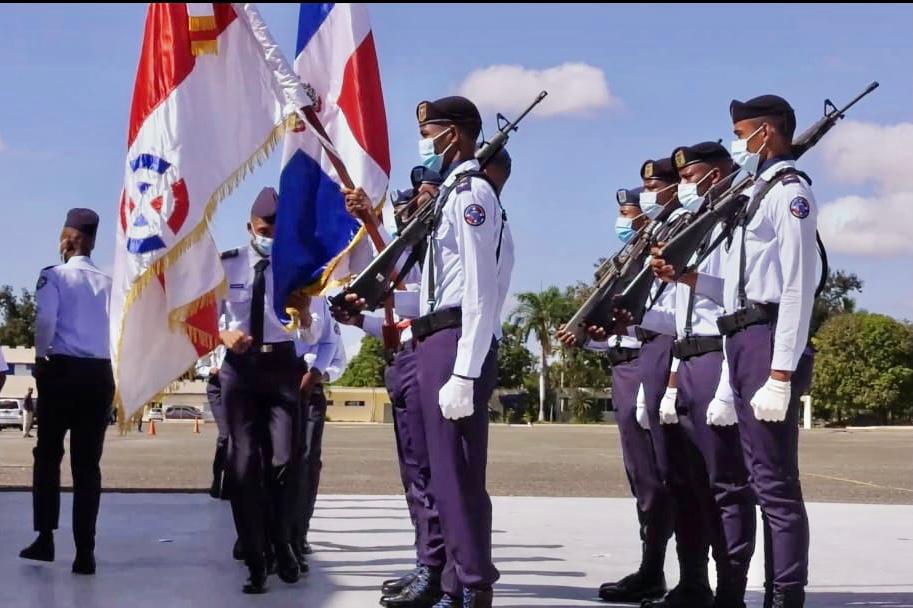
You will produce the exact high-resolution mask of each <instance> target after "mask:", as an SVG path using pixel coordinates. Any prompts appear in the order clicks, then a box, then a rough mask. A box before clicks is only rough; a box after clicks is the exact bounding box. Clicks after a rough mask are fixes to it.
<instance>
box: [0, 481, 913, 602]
mask: <svg viewBox="0 0 913 608" xmlns="http://www.w3.org/2000/svg"><path fill="white" fill-rule="evenodd" d="M29 502H30V501H29V496H28V495H27V494H26V493H22V492H7V493H0V513H2V514H3V515H2V517H0V539H3V542H2V543H0V606H3V607H4V608H123V607H125V606H129V607H130V608H191V607H193V608H198V607H200V606H220V607H224V608H240V607H249V606H260V607H263V608H266V607H269V608H273V607H275V608H280V607H281V608H288V607H289V606H300V607H313V608H365V607H367V606H376V605H377V603H376V602H377V598H378V594H377V589H378V586H379V584H380V582H381V581H382V580H383V579H384V578H386V577H388V576H389V575H391V574H392V573H395V572H398V571H403V570H406V569H408V568H409V567H410V564H411V562H412V560H413V559H414V551H413V549H412V547H411V543H412V533H411V530H410V526H409V520H408V515H407V513H406V511H405V508H404V503H403V500H402V499H401V498H399V497H394V496H369V495H363V496H352V495H346V496H340V495H327V496H323V497H321V499H320V501H319V502H318V505H317V511H316V514H315V517H316V519H315V520H314V529H313V530H312V538H311V540H312V541H313V543H314V546H315V550H316V552H315V554H314V555H313V556H312V559H311V565H312V570H311V573H310V574H309V575H308V576H307V578H306V579H305V580H302V581H300V582H299V583H298V584H296V585H294V586H288V585H285V584H283V583H282V582H280V581H279V580H278V579H277V578H276V577H271V578H270V581H269V587H270V591H269V593H267V594H266V595H265V596H260V597H256V598H251V597H248V596H243V595H242V594H241V593H240V591H239V589H240V585H241V583H242V582H243V579H244V577H245V574H244V570H243V568H242V566H241V565H240V564H238V563H236V562H232V560H231V559H230V557H229V555H230V551H231V544H232V542H233V540H234V532H233V530H232V524H231V517H230V515H229V512H228V508H227V505H226V504H225V503H221V502H218V501H214V500H212V499H210V498H208V497H207V496H205V495H202V494H107V495H106V496H104V497H103V499H102V512H101V515H100V518H99V521H100V526H99V540H98V552H97V556H98V566H99V572H98V575H96V576H95V577H76V576H74V575H72V574H70V571H69V568H70V563H71V561H72V559H73V548H72V540H71V530H70V528H69V521H68V517H66V516H64V517H63V518H62V520H61V526H62V527H61V530H60V532H59V533H58V535H57V555H58V561H57V562H56V563H54V564H36V563H33V562H26V561H23V560H20V559H18V558H17V557H16V553H17V551H18V549H19V547H21V546H24V545H25V544H27V543H28V542H29V541H30V540H31V538H32V533H31V531H30V530H29V528H30V526H29V519H30V504H29ZM493 503H494V535H493V541H494V543H493V544H494V555H495V562H496V564H497V566H498V568H499V569H500V571H501V575H502V578H501V580H500V581H499V583H498V585H497V586H496V598H495V605H496V606H530V607H532V606H550V607H552V608H564V607H572V606H605V605H606V604H602V603H600V602H598V601H595V599H594V598H595V589H596V588H597V586H598V585H599V583H600V582H602V581H605V580H609V579H614V578H617V577H619V576H622V575H624V574H627V572H628V570H629V569H630V568H632V567H633V565H634V564H635V563H636V562H637V561H638V558H639V546H638V540H637V538H636V532H635V530H636V521H635V514H634V504H633V501H631V500H629V499H618V498H522V497H498V498H495V499H494V501H493ZM62 506H63V510H64V513H69V510H70V508H71V502H70V499H69V495H66V496H65V497H64V501H63V505H62ZM809 515H810V518H811V523H812V549H811V572H810V587H809V589H808V591H809V597H808V603H807V606H809V608H825V607H826V608H835V607H842V606H856V607H858V606H880V607H893V608H899V607H901V606H905V607H908V608H909V607H913V573H911V571H910V564H911V563H913V507H911V506H903V505H840V504H821V503H813V504H810V505H809ZM758 542H759V546H760V540H759V541H758ZM673 553H674V552H673V551H670V555H669V558H668V559H667V563H666V575H667V577H668V579H669V583H670V584H674V583H675V581H676V579H677V574H676V568H675V564H674V558H673V557H672V554H673ZM761 561H762V560H761V556H760V554H758V555H756V557H755V560H754V562H753V564H752V570H751V573H750V586H751V591H750V593H749V605H750V606H751V607H752V608H757V607H759V606H760V593H759V591H758V589H759V587H760V584H761V581H762V572H761V570H762V564H761Z"/></svg>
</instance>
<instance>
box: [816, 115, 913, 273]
mask: <svg viewBox="0 0 913 608" xmlns="http://www.w3.org/2000/svg"><path fill="white" fill-rule="evenodd" d="M822 150H823V155H824V159H825V163H826V164H825V166H826V167H827V168H828V171H829V172H830V173H832V174H833V177H834V179H836V180H837V181H839V182H842V183H845V184H851V185H862V184H873V185H874V194H872V195H871V196H858V195H849V196H843V197H841V198H838V199H837V200H835V201H831V202H829V203H826V204H824V205H822V206H821V214H820V216H819V219H818V224H819V228H820V230H821V235H822V237H823V238H824V242H825V244H826V245H827V247H828V249H831V250H833V251H838V252H842V253H851V254H859V255H882V256H886V255H898V254H906V255H909V254H911V253H913V171H911V169H910V161H911V159H913V123H909V122H905V123H899V124H895V125H878V124H873V123H864V122H855V121H849V122H845V123H841V124H839V125H838V126H837V127H836V128H835V129H834V131H833V132H832V133H831V134H830V135H829V136H828V137H827V138H826V139H825V140H824V141H823V142H822Z"/></svg>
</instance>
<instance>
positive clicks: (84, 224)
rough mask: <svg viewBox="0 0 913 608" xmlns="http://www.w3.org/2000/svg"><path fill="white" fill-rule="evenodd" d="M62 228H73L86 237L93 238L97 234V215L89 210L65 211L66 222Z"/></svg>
mask: <svg viewBox="0 0 913 608" xmlns="http://www.w3.org/2000/svg"><path fill="white" fill-rule="evenodd" d="M63 227H64V228H75V229H76V230H79V231H80V232H82V233H83V234H85V235H86V236H92V237H94V236H95V233H96V232H98V214H97V213H95V212H94V211H92V210H91V209H81V208H76V209H70V210H69V211H67V221H66V222H65V223H64V225H63Z"/></svg>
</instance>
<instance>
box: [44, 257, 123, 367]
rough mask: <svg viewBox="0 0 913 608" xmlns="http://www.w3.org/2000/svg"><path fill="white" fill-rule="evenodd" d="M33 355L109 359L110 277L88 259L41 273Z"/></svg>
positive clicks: (75, 260) (46, 269)
mask: <svg viewBox="0 0 913 608" xmlns="http://www.w3.org/2000/svg"><path fill="white" fill-rule="evenodd" d="M35 300H36V305H37V311H36V317H37V318H36V323H35V354H36V356H38V357H47V356H50V355H67V356H70V357H82V358H87V359H110V358H111V354H110V345H109V344H108V323H109V319H108V314H109V312H110V310H109V306H110V302H111V277H109V276H108V275H106V274H105V273H103V272H102V271H101V270H99V269H98V267H97V266H95V264H94V263H92V260H91V258H89V257H88V256H73V257H71V258H70V259H69V260H68V261H67V263H66V264H60V265H58V266H51V267H49V268H45V269H44V270H42V271H41V274H40V275H39V277H38V284H37V286H36V288H35Z"/></svg>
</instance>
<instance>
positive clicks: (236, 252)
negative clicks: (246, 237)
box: [219, 249, 241, 260]
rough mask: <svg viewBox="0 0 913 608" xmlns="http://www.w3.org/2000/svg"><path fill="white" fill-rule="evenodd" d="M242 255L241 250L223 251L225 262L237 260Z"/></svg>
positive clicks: (222, 256)
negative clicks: (232, 259)
mask: <svg viewBox="0 0 913 608" xmlns="http://www.w3.org/2000/svg"><path fill="white" fill-rule="evenodd" d="M240 253H241V250H240V249H229V250H228V251H223V252H222V255H220V256H219V257H221V258H222V259H223V260H228V259H231V258H236V257H238V255H239V254H240Z"/></svg>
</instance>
